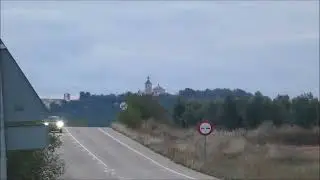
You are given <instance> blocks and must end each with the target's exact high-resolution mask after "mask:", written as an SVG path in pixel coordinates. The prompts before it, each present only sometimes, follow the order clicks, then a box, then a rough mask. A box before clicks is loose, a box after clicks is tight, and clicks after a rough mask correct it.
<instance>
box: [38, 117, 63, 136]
mask: <svg viewBox="0 0 320 180" xmlns="http://www.w3.org/2000/svg"><path fill="white" fill-rule="evenodd" d="M43 124H44V125H45V126H48V127H49V131H50V132H56V131H59V132H60V133H62V128H63V127H64V122H63V120H62V118H61V117H59V116H49V117H48V118H47V119H45V120H44V122H43Z"/></svg>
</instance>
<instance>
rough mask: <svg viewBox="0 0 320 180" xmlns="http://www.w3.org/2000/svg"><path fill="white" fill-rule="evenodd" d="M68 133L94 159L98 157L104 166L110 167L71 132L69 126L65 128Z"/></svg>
mask: <svg viewBox="0 0 320 180" xmlns="http://www.w3.org/2000/svg"><path fill="white" fill-rule="evenodd" d="M65 130H66V131H67V133H68V134H69V135H70V136H71V137H72V138H73V140H75V141H76V142H77V143H78V144H79V145H80V146H81V147H82V148H83V149H84V150H85V151H87V152H88V153H89V155H91V156H92V157H93V159H96V160H97V161H98V162H99V163H100V164H101V165H103V166H104V168H106V169H109V168H108V166H107V165H106V163H104V162H103V161H102V160H101V159H99V158H98V157H97V156H96V155H94V154H93V153H92V152H91V151H89V150H88V149H87V148H86V147H85V146H84V145H82V144H81V143H80V142H79V141H78V140H77V139H76V138H75V137H74V136H73V135H72V134H71V133H70V132H69V130H68V129H67V128H65Z"/></svg>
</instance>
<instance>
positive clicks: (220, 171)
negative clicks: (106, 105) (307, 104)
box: [112, 120, 320, 179]
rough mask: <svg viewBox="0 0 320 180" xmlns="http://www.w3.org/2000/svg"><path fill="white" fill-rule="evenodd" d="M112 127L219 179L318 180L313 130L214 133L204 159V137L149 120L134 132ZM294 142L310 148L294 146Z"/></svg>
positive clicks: (123, 127) (314, 133)
mask: <svg viewBox="0 0 320 180" xmlns="http://www.w3.org/2000/svg"><path fill="white" fill-rule="evenodd" d="M112 128H113V129H115V130H117V131H119V132H121V133H123V134H125V135H127V136H129V137H130V138H133V139H134V140H136V141H138V142H140V143H141V144H143V145H145V146H147V147H149V148H150V149H152V150H154V151H156V152H158V153H160V154H162V155H164V156H167V157H169V158H171V159H172V160H173V161H175V162H177V163H180V164H183V165H185V166H187V167H189V168H192V169H195V170H198V171H201V172H203V173H206V174H209V175H211V176H214V177H218V178H225V179H253V178H265V179H285V178H289V179H319V160H320V159H319V141H318V138H319V131H318V130H303V129H299V128H297V127H282V128H273V127H271V126H270V125H263V126H261V127H259V128H258V129H256V130H254V131H248V132H246V131H244V130H237V131H233V132H226V131H214V132H213V133H212V134H211V135H209V136H207V148H206V157H205V156H204V154H205V153H204V136H201V135H199V134H198V132H197V131H196V130H195V129H177V128H173V127H169V126H167V125H164V124H158V123H156V122H154V121H152V120H150V121H147V122H146V123H144V124H143V126H142V127H141V128H140V129H139V130H132V129H129V128H127V127H125V126H124V125H122V124H118V123H114V124H112ZM300 134H301V135H300ZM286 137H288V138H286ZM293 137H299V138H297V139H298V140H297V141H299V143H302V144H303V141H309V142H308V144H309V145H297V144H294V143H292V142H297V141H296V140H295V139H294V138H293ZM312 138H313V141H312V143H313V144H314V145H313V144H312V143H310V141H311V140H310V139H312ZM301 139H302V140H301ZM292 144H294V145H292Z"/></svg>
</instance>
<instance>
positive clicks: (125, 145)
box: [98, 128, 196, 179]
mask: <svg viewBox="0 0 320 180" xmlns="http://www.w3.org/2000/svg"><path fill="white" fill-rule="evenodd" d="M98 129H99V131H100V132H102V133H103V134H105V135H107V136H109V137H110V138H112V139H113V140H115V141H117V142H118V143H119V144H121V145H122V146H124V147H126V148H128V149H129V150H131V151H133V152H135V153H137V154H139V155H140V156H142V157H144V158H146V159H148V160H149V161H151V162H152V163H153V164H155V165H157V166H159V167H161V168H163V169H165V170H167V171H170V172H172V173H174V174H178V175H180V176H183V177H186V178H188V179H196V178H193V177H190V176H187V175H185V174H182V173H179V172H177V171H175V170H172V169H170V168H168V167H166V166H163V165H161V164H160V163H158V162H157V161H155V160H153V159H151V158H150V157H148V156H146V155H144V154H142V153H141V152H139V151H137V150H135V149H133V148H132V147H130V146H129V145H127V144H125V143H123V142H121V141H120V140H119V139H117V138H115V137H113V136H112V135H110V134H109V133H107V132H106V131H104V130H103V129H101V128H98Z"/></svg>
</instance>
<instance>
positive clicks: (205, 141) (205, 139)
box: [203, 136, 207, 161]
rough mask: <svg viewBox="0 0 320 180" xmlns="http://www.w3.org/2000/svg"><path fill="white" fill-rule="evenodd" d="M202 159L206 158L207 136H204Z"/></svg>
mask: <svg viewBox="0 0 320 180" xmlns="http://www.w3.org/2000/svg"><path fill="white" fill-rule="evenodd" d="M203 149H204V161H206V160H207V136H204V147H203Z"/></svg>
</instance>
